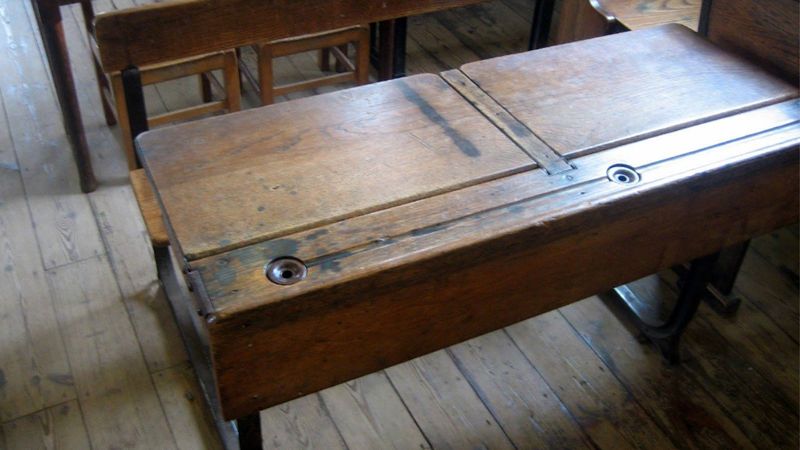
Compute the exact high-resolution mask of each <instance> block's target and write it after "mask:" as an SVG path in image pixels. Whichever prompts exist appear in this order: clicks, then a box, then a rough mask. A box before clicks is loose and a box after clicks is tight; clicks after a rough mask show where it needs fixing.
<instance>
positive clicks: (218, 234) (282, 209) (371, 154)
mask: <svg viewBox="0 0 800 450" xmlns="http://www.w3.org/2000/svg"><path fill="white" fill-rule="evenodd" d="M138 147H139V151H140V154H141V156H142V160H143V162H144V164H145V167H146V168H147V170H148V173H149V175H150V177H151V179H152V180H153V182H154V184H155V186H157V194H158V195H159V197H160V200H161V203H162V205H163V208H164V209H165V211H166V215H165V217H167V218H168V223H169V226H170V227H171V229H172V231H173V239H174V238H177V241H178V244H179V245H180V248H181V250H182V252H183V255H184V256H186V257H187V258H188V259H190V260H193V259H196V258H199V257H203V256H208V255H211V254H216V253H219V252H222V251H226V250H230V249H233V248H238V247H241V246H244V245H248V244H251V243H255V242H260V241H263V240H266V239H271V238H276V237H280V236H283V235H286V234H288V233H292V232H297V231H301V230H304V229H308V228H310V227H315V226H320V225H324V224H327V223H332V222H335V221H338V220H342V219H345V218H348V217H353V216H357V215H362V214H366V213H368V212H372V211H377V210H380V209H385V208H388V207H391V206H395V205H398V204H403V203H408V202H410V201H413V200H417V199H421V198H425V197H430V196H433V195H436V194H441V193H444V192H448V191H452V190H456V189H459V188H463V187H465V186H468V185H474V184H478V183H481V182H484V181H487V180H491V179H495V178H498V177H502V176H505V175H508V174H512V173H516V172H520V171H523V170H526V169H530V168H533V167H535V163H534V161H533V160H532V159H531V158H530V157H529V156H528V155H527V154H526V153H525V152H523V151H522V150H521V149H520V148H519V147H517V146H516V145H515V144H514V143H513V142H512V141H510V140H508V139H507V138H506V137H505V136H504V135H503V133H502V132H501V131H500V130H498V129H497V128H495V127H494V126H493V125H492V124H491V123H490V122H488V121H487V120H486V119H485V118H484V117H483V116H482V115H481V113H479V112H478V111H476V110H475V109H474V108H472V106H470V104H469V103H467V102H466V101H465V100H464V99H463V98H461V96H459V94H458V93H456V92H455V91H453V90H452V89H451V88H450V87H449V86H448V85H447V84H446V83H445V82H444V81H442V79H441V78H439V77H438V76H435V75H420V76H414V77H409V78H405V79H402V80H394V81H391V82H386V83H376V84H372V85H368V86H364V87H360V88H355V89H350V90H346V91H339V92H334V93H330V94H325V95H318V96H315V97H310V98H304V99H300V100H295V101H292V102H288V103H281V104H277V105H272V106H269V107H265V108H258V109H254V110H249V111H244V112H240V113H235V114H228V115H225V116H220V117H215V118H211V119H208V120H203V121H199V122H193V123H188V124H183V125H180V126H176V127H171V128H164V129H159V130H157V131H153V132H149V133H145V134H143V135H142V136H141V137H140V138H139V140H138Z"/></svg>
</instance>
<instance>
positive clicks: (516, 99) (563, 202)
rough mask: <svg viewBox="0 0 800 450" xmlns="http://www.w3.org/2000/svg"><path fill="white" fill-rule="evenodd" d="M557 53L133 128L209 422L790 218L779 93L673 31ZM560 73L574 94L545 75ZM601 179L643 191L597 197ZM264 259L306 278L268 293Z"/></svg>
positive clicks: (789, 119) (789, 118) (786, 118)
mask: <svg viewBox="0 0 800 450" xmlns="http://www.w3.org/2000/svg"><path fill="white" fill-rule="evenodd" d="M555 50H559V49H550V50H546V51H543V52H534V53H529V54H523V55H516V56H510V57H504V58H498V59H495V60H489V61H486V62H481V63H474V64H468V65H466V66H464V67H463V68H462V72H463V74H464V75H466V77H469V80H468V81H464V80H463V75H461V76H460V77H461V81H459V76H456V77H454V76H453V75H447V76H446V79H447V80H448V82H450V83H451V84H452V85H454V86H459V88H458V89H452V88H450V87H448V85H447V84H444V82H443V81H442V80H441V79H440V78H437V77H434V76H425V77H410V78H408V79H405V80H398V81H392V82H388V83H382V84H377V85H373V86H370V87H366V88H359V89H354V90H350V91H346V92H344V93H336V94H329V95H326V96H321V97H318V98H315V99H313V100H301V101H296V102H292V103H287V104H284V105H276V106H273V107H268V108H264V109H261V110H257V111H253V112H250V113H244V114H240V115H233V116H229V117H222V118H215V119H211V120H208V121H205V122H203V123H202V124H197V125H191V124H189V125H185V126H180V127H174V128H171V129H166V130H159V131H154V132H151V133H148V134H146V135H144V136H142V138H141V139H140V141H139V145H140V153H141V156H142V158H143V160H144V163H145V167H146V169H147V171H148V175H149V176H150V178H151V179H152V180H153V182H154V185H155V187H156V190H157V193H158V196H159V199H160V202H161V205H162V208H163V209H164V211H165V213H166V214H165V215H166V217H167V218H168V222H169V228H170V230H171V239H172V243H173V244H174V245H175V246H177V247H179V248H180V249H181V250H182V254H183V255H184V256H185V257H186V258H187V268H189V269H190V270H196V271H199V272H200V276H201V277H202V279H203V284H204V288H205V292H204V293H205V294H207V295H208V296H209V298H210V300H211V302H212V308H213V309H212V310H211V311H207V313H209V314H210V315H211V316H213V319H212V323H211V324H210V325H209V326H208V331H209V338H210V343H211V349H212V354H213V359H214V370H215V371H216V375H217V383H218V388H219V394H220V398H221V401H222V410H223V414H225V416H226V417H228V418H234V417H238V416H241V415H244V414H247V413H249V412H252V411H255V410H257V409H260V408H263V407H265V406H269V405H272V404H276V403H280V402H282V401H285V400H289V399H291V398H293V397H297V396H301V395H304V394H307V393H310V392H314V391H316V390H319V389H322V388H324V387H327V386H331V385H333V384H336V383H339V382H343V381H346V380H348V379H351V378H354V377H357V376H360V375H363V374H367V373H370V372H373V371H375V370H378V369H381V368H384V367H386V366H388V365H392V364H396V363H400V362H402V361H405V360H408V359H410V358H413V357H415V356H419V355H421V354H424V353H427V352H430V351H433V350H436V349H439V348H442V347H445V346H447V345H450V344H453V343H456V342H458V341H461V340H464V339H466V338H470V337H473V336H476V335H478V334H481V333H484V332H488V331H491V330H494V329H497V328H499V327H502V326H506V325H509V324H511V323H513V322H516V321H518V320H520V319H522V318H526V317H530V316H533V315H536V314H540V313H543V312H546V311H549V310H551V309H554V308H557V307H559V306H561V305H564V304H567V303H570V302H573V301H575V300H576V299H579V298H581V297H584V296H586V295H590V294H592V293H595V292H598V291H601V290H604V289H608V288H609V287H611V286H613V285H615V284H618V283H622V282H624V281H626V280H629V279H631V278H636V277H638V276H643V275H646V274H648V273H653V272H656V271H658V270H660V269H663V268H666V267H669V266H670V265H672V264H675V263H679V262H682V261H686V260H688V259H691V258H694V257H697V256H700V255H703V254H706V253H709V252H712V251H714V250H716V249H719V248H721V247H723V246H726V245H730V244H733V243H735V242H738V241H740V240H743V239H746V238H748V237H749V236H751V235H752V234H754V233H758V232H762V231H764V230H769V229H772V228H775V227H777V226H780V225H783V224H786V223H790V222H791V221H793V220H796V217H797V213H796V210H797V208H796V203H797V189H796V186H795V185H794V184H792V183H794V181H796V178H797V174H796V171H795V170H793V168H792V167H793V165H795V164H796V161H797V155H796V152H794V151H793V149H792V147H793V146H794V145H796V143H797V142H798V140H800V130H799V129H798V126H797V123H798V119H800V117H798V116H799V115H800V111H799V110H798V104H797V102H796V101H785V100H787V99H790V98H792V97H794V96H795V95H796V91H795V89H794V88H793V87H792V86H791V85H788V84H785V83H784V82H782V81H780V80H779V79H776V78H772V77H771V76H769V75H768V74H766V73H764V72H762V71H760V70H758V69H757V68H754V67H752V66H750V65H748V64H747V63H746V62H743V61H741V60H739V59H736V58H734V57H731V56H728V55H726V54H724V53H722V52H720V51H718V50H716V49H715V48H714V47H712V46H711V45H709V44H707V43H706V42H705V41H702V40H701V39H699V38H697V37H696V36H694V35H693V34H691V32H690V31H688V30H686V29H685V28H682V27H678V26H675V27H663V28H658V29H654V30H646V31H641V32H632V33H628V34H624V35H617V36H612V37H608V38H604V39H599V40H595V41H591V42H588V43H584V44H576V45H567V46H564V47H561V48H560V50H561V51H560V52H556V51H555ZM658 52H663V53H664V54H663V55H660V56H659V57H654V56H653V55H654V54H657V53H658ZM592 55H602V56H594V57H592ZM609 55H613V56H609ZM550 60H552V61H550ZM609 60H610V61H609ZM530 61H533V62H530ZM609 62H613V63H614V64H615V67H616V68H617V69H618V70H620V71H621V73H623V74H624V75H618V74H617V73H616V72H615V71H614V70H612V69H609ZM534 63H535V64H534ZM570 64H573V65H577V66H576V67H575V68H574V70H573V72H572V73H576V74H578V75H576V77H577V79H575V78H570V77H565V76H563V75H562V76H557V75H556V74H557V73H558V72H556V70H557V69H558V68H559V67H566V66H567V65H570ZM672 64H675V65H672ZM539 68H549V69H539ZM699 69H703V70H699ZM606 78H608V79H606ZM542 86H552V87H553V88H554V89H552V92H553V95H554V97H552V98H550V97H544V96H543V95H542V94H541V93H540V92H542V90H541V89H534V88H541V87H542ZM515 87H516V89H515ZM712 87H713V88H714V93H713V94H709V93H708V90H709V89H711V88H712ZM579 90H581V91H580V93H579ZM668 93H669V94H670V95H667V94H668ZM461 96H463V97H464V98H461ZM609 98H611V99H612V100H613V101H610V100H608V99H609ZM697 98H702V100H700V101H694V103H692V107H691V108H689V106H688V100H689V99H692V100H696V99H697ZM471 105H472V106H477V107H476V108H472V106H471ZM770 105H772V106H770ZM328 109H335V110H336V111H340V112H341V113H340V114H339V115H336V116H333V117H332V116H331V115H330V114H326V113H325V112H326V111H327V110H328ZM633 110H637V111H638V112H639V114H638V115H633V114H632V111H633ZM478 111H480V112H478ZM290 114H291V117H292V118H293V119H292V123H289V122H288V121H287V120H288V119H286V117H287V116H288V115H290ZM482 114H483V115H482ZM485 116H489V117H491V119H487V118H486V117H485ZM298 117H301V118H303V119H302V120H300V121H298V119H297V118H298ZM601 117H602V118H603V119H605V120H604V121H602V122H601ZM496 118H499V120H498V119H496ZM547 119H550V121H549V122H548V120H547ZM265 123H269V124H270V126H269V127H265V126H263V125H262V124H265ZM600 123H602V124H603V127H600V126H599V124H600ZM587 124H589V125H590V126H591V128H590V129H591V132H590V133H588V134H586V133H576V132H574V131H575V130H584V129H586V127H587ZM272 127H275V128H272ZM232 129H235V130H238V131H237V132H236V133H230V130H232ZM221 130H226V132H227V133H228V134H227V135H226V137H227V139H226V140H224V141H223V140H222V139H220V138H219V137H218V136H219V135H220V134H221ZM274 130H280V132H279V133H277V134H276V133H275V131H274ZM533 144H535V145H536V146H538V147H537V148H534V147H532V145H533ZM168 149H169V150H171V151H166V150H168ZM701 150H703V151H701ZM545 152H549V153H545ZM542 154H550V155H553V156H554V159H552V160H542V159H541V155H542ZM529 155H530V156H529ZM561 158H568V159H569V164H567V163H566V161H563V163H564V164H565V166H566V167H564V169H563V170H561V171H555V170H545V169H546V167H544V165H545V164H550V163H551V162H552V161H556V162H557V161H560V160H562V159H561ZM533 160H537V161H540V162H541V165H542V167H538V166H536V165H535V164H534V163H533ZM618 163H626V164H629V165H631V166H633V167H636V168H638V169H639V171H640V173H641V176H642V179H643V180H644V182H642V183H640V184H634V185H629V186H620V185H618V184H614V183H610V182H609V181H608V179H607V178H606V170H607V169H608V168H609V167H610V166H612V165H614V164H618ZM442 174H446V175H447V178H446V180H443V179H442V178H440V175H442ZM232 180H236V181H235V182H234V181H232ZM795 184H796V183H795ZM260 213H261V215H260ZM231 218H235V219H231ZM590 224H591V225H590ZM701 233H702V235H703V236H704V238H703V239H700V240H698V239H694V236H697V235H698V234H701ZM614 248H625V249H626V251H625V253H624V254H623V253H621V252H616V251H611V252H610V251H609V249H614ZM282 256H291V257H295V258H299V259H301V260H303V261H305V262H306V263H307V265H308V266H309V272H308V279H306V280H303V281H301V282H300V283H298V284H296V285H292V286H279V285H276V284H272V283H270V282H268V281H267V280H266V279H265V276H264V269H263V268H264V265H265V264H266V263H268V262H270V261H271V260H273V259H275V258H278V257H282ZM566 279H573V280H579V281H580V282H573V283H564V282H563V280H566ZM196 287H197V286H196ZM530 292H537V299H536V301H531V300H530V298H529V293H530ZM365 293H368V294H367V295H365ZM476 318H480V320H476ZM288 355H291V357H287V356H288ZM253 370H257V371H259V372H260V373H264V374H265V376H267V377H268V378H269V379H270V383H268V384H265V383H263V382H260V381H259V379H257V378H253V377H252V376H250V375H249V374H251V373H252V372H253ZM390 376H391V372H390ZM619 407H620V408H622V409H623V410H626V409H627V408H628V407H627V406H625V407H623V406H622V405H620V406H619ZM631 408H633V407H631ZM634 409H635V408H634ZM636 428H637V426H635V424H634V425H632V426H631V430H632V431H631V433H632V434H631V435H630V436H628V437H626V439H628V440H629V441H630V442H631V443H632V445H639V444H640V443H641V442H644V441H643V440H642V438H641V436H639V437H637V435H636V432H637V431H634V430H636ZM649 434H651V435H652V434H653V433H649ZM498 445H500V444H498Z"/></svg>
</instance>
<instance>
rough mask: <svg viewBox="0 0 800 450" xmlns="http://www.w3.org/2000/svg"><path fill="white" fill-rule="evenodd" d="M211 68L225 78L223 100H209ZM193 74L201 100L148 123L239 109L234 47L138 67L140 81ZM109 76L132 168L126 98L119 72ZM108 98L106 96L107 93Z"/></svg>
mask: <svg viewBox="0 0 800 450" xmlns="http://www.w3.org/2000/svg"><path fill="white" fill-rule="evenodd" d="M212 70H222V73H223V78H224V82H225V91H226V92H225V98H224V99H223V100H218V101H212V99H211V92H210V85H209V84H208V80H207V79H205V78H204V77H205V76H206V75H205V74H207V73H208V72H211V71H212ZM192 75H199V76H200V78H201V86H202V91H203V103H202V104H200V105H197V106H191V107H188V108H183V109H180V110H177V111H170V112H166V113H163V114H158V115H156V116H154V117H151V118H149V119H148V121H147V124H148V126H149V127H156V126H159V125H163V124H166V123H170V122H177V121H182V120H186V119H189V118H192V117H198V116H202V115H205V114H209V113H212V112H216V111H223V110H225V111H228V112H233V111H239V110H240V109H241V92H240V84H239V63H238V58H237V57H236V52H235V51H233V50H229V51H224V52H217V53H211V54H208V55H202V56H198V57H194V58H187V59H183V60H180V61H175V62H170V63H167V64H157V65H153V66H146V67H143V68H141V76H142V85H147V84H155V83H161V82H164V81H169V80H174V79H176V78H183V77H188V76H192ZM110 78H111V91H112V92H113V96H109V97H112V98H113V99H114V102H115V104H116V113H117V119H118V122H119V126H120V130H121V131H122V141H123V144H124V145H125V152H126V155H127V157H128V167H129V168H130V169H131V170H133V169H136V168H137V167H138V165H137V162H136V155H135V154H134V149H133V138H132V136H131V129H130V124H129V122H128V107H127V104H126V101H125V93H124V89H123V87H122V74H121V73H120V72H117V73H113V74H111V76H110ZM100 92H101V93H102V95H103V96H107V95H108V93H107V92H106V90H105V89H103V88H102V84H101V89H100ZM106 98H108V97H106Z"/></svg>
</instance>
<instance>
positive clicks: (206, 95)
mask: <svg viewBox="0 0 800 450" xmlns="http://www.w3.org/2000/svg"><path fill="white" fill-rule="evenodd" d="M208 77H209V75H207V74H205V73H201V74H200V75H199V79H200V92H201V94H202V97H203V103H210V102H211V101H212V100H214V96H213V95H212V92H211V80H209V79H208Z"/></svg>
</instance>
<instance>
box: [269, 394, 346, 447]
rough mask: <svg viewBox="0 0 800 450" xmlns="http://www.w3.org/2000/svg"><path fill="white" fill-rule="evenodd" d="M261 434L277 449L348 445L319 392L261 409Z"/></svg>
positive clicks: (270, 445)
mask: <svg viewBox="0 0 800 450" xmlns="http://www.w3.org/2000/svg"><path fill="white" fill-rule="evenodd" d="M261 436H262V437H263V439H264V443H265V445H266V446H267V448H274V449H287V450H294V449H314V448H325V449H331V450H339V449H346V448H347V446H346V445H345V443H344V441H342V437H341V436H340V435H339V431H338V430H337V429H336V425H334V423H333V421H331V418H330V415H329V414H328V412H327V411H326V409H325V406H324V405H323V403H322V399H321V398H320V396H319V394H312V395H308V396H305V397H302V398H298V399H296V400H293V401H291V402H287V403H284V404H282V405H278V406H275V407H273V408H270V409H268V410H266V411H262V412H261Z"/></svg>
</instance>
